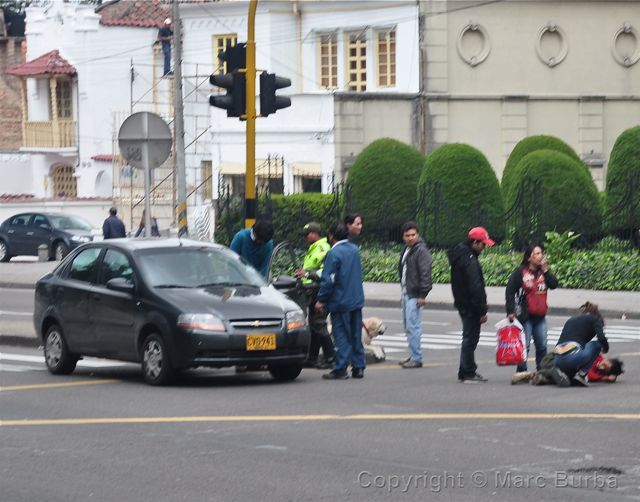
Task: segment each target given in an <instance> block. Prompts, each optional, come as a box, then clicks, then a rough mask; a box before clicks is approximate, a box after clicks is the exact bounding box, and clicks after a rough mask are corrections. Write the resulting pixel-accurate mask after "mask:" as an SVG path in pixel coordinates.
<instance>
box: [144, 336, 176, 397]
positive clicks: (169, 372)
mask: <svg viewBox="0 0 640 502" xmlns="http://www.w3.org/2000/svg"><path fill="white" fill-rule="evenodd" d="M173 375H174V371H173V368H172V367H171V362H170V361H169V356H168V354H167V349H166V346H165V344H164V341H163V340H162V338H161V337H160V336H159V335H157V334H151V335H149V336H147V338H145V340H144V343H143V344H142V376H143V377H144V381H145V382H147V383H148V384H149V385H166V384H168V383H170V382H171V380H172V378H173Z"/></svg>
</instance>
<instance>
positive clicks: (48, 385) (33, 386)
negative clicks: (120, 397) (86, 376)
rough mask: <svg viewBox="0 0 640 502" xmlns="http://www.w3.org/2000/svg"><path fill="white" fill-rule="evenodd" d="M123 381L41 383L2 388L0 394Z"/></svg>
mask: <svg viewBox="0 0 640 502" xmlns="http://www.w3.org/2000/svg"><path fill="white" fill-rule="evenodd" d="M120 382H121V380H80V381H79V382H66V383H40V384H31V385H12V386H11V387H1V386H0V392H8V391H16V390H34V389H56V388H61V387H78V386H81V385H102V384H107V383H120Z"/></svg>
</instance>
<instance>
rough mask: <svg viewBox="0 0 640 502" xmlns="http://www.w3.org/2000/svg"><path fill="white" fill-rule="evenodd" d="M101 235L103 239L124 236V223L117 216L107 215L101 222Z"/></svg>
mask: <svg viewBox="0 0 640 502" xmlns="http://www.w3.org/2000/svg"><path fill="white" fill-rule="evenodd" d="M102 236H103V237H104V238H105V239H117V238H119V237H126V236H127V235H126V232H125V230H124V223H122V220H121V219H120V218H118V217H117V216H115V215H114V216H109V217H108V218H107V219H106V220H104V223H103V224H102Z"/></svg>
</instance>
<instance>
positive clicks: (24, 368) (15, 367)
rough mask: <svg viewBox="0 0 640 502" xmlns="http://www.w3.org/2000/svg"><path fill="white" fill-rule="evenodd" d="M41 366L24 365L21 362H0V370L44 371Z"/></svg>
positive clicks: (20, 371) (17, 371)
mask: <svg viewBox="0 0 640 502" xmlns="http://www.w3.org/2000/svg"><path fill="white" fill-rule="evenodd" d="M45 370H46V368H44V367H43V366H25V365H23V364H0V371H7V372H14V373H23V372H25V371H45Z"/></svg>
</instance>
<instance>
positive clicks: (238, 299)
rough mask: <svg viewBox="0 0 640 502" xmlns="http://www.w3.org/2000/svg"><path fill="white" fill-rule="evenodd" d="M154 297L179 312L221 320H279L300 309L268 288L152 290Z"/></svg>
mask: <svg viewBox="0 0 640 502" xmlns="http://www.w3.org/2000/svg"><path fill="white" fill-rule="evenodd" d="M155 292H156V294H158V295H160V296H162V297H163V298H164V299H165V300H168V301H170V302H171V303H173V304H174V305H175V306H176V307H178V308H179V309H180V310H182V311H183V312H192V313H211V314H216V315H219V316H221V317H223V318H225V319H249V318H250V319H259V318H270V317H279V318H280V317H283V316H284V313H285V312H289V311H291V310H299V309H300V307H298V305H296V304H295V303H294V302H293V301H291V300H289V298H287V297H286V296H285V295H283V294H282V293H280V292H279V291H276V290H275V289H274V288H273V287H272V286H262V287H254V286H237V287H235V286H234V287H221V286H215V287H207V288H192V289H179V288H178V289H156V290H155Z"/></svg>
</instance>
